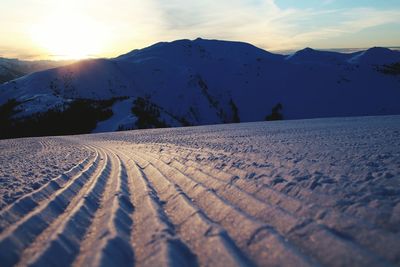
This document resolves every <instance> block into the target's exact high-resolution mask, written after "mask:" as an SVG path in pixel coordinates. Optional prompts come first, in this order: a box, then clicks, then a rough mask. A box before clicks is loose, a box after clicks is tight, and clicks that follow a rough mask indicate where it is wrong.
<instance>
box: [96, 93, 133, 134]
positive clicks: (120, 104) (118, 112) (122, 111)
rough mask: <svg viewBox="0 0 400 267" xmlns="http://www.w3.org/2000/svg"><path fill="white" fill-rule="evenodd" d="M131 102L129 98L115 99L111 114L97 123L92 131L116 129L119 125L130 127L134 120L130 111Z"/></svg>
mask: <svg viewBox="0 0 400 267" xmlns="http://www.w3.org/2000/svg"><path fill="white" fill-rule="evenodd" d="M132 103H133V100H132V99H131V98H128V99H125V100H122V101H117V102H116V103H115V104H114V105H113V107H112V111H113V116H112V117H111V118H109V119H108V120H105V121H101V122H99V123H97V126H96V129H94V130H93V133H101V132H109V131H117V130H118V128H119V127H120V126H121V127H123V129H132V128H133V127H134V124H135V122H136V117H135V116H134V115H132V112H131V108H132Z"/></svg>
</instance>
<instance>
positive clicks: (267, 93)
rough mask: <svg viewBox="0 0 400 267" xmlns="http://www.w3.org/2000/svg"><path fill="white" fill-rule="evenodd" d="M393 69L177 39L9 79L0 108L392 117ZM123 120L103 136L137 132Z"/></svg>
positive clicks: (364, 61)
mask: <svg viewBox="0 0 400 267" xmlns="http://www.w3.org/2000/svg"><path fill="white" fill-rule="evenodd" d="M397 62H400V52H398V51H393V50H390V49H384V48H371V49H368V50H366V51H361V52H355V53H350V54H344V53H338V52H327V51H318V50H314V49H311V48H306V49H303V50H300V51H298V52H296V53H294V54H293V55H290V56H287V55H280V54H274V53H270V52H268V51H265V50H263V49H261V48H258V47H256V46H253V45H251V44H247V43H243V42H231V41H220V40H206V39H201V38H198V39H196V40H193V41H191V40H187V39H182V40H177V41H173V42H160V43H156V44H154V45H152V46H149V47H147V48H144V49H140V50H138V49H135V50H132V51H130V52H128V53H126V54H123V55H120V56H118V57H116V58H111V59H90V60H83V61H80V62H77V63H74V64H70V65H67V66H63V67H59V68H54V69H51V70H45V71H41V72H36V73H33V74H30V75H28V76H24V77H22V78H19V79H17V80H13V81H10V82H8V83H6V84H3V85H2V86H0V105H2V104H4V103H6V102H7V101H8V100H9V99H16V100H17V101H19V102H20V103H21V104H18V109H19V110H21V111H20V112H18V113H16V114H14V115H13V117H14V118H18V117H19V118H22V117H27V116H32V115H34V114H37V113H43V112H46V111H47V110H50V109H57V108H60V107H63V106H65V105H68V103H69V102H71V101H73V100H74V99H92V100H94V101H97V100H107V99H112V98H121V97H122V98H123V99H130V100H129V101H132V108H133V105H134V102H135V101H136V100H138V99H139V100H140V99H143V101H142V100H140V101H142V102H140V101H139V102H140V103H141V105H142V107H143V108H149V109H150V110H152V111H153V113H154V114H153V115H154V116H155V115H157V116H158V117H159V120H160V121H163V122H165V125H168V126H184V125H203V124H215V123H227V122H234V121H243V122H247V121H259V120H263V119H265V117H266V116H267V115H269V114H270V113H271V110H272V109H273V107H274V106H276V105H277V104H278V103H279V104H281V105H282V106H283V109H282V112H283V117H284V119H300V118H315V117H332V116H360V115H388V114H400V107H399V105H398V104H397V103H398V102H399V101H400V80H399V76H398V75H396V74H394V75H389V74H387V73H385V71H384V70H385V68H386V66H387V65H390V64H395V63H397ZM124 101H128V100H124ZM139 102H138V103H139ZM109 108H110V109H112V108H113V107H112V106H110V107H109ZM114 113H115V112H114ZM117 113H118V112H117ZM118 114H119V116H121V114H120V113H118ZM132 116H133V117H135V114H133V113H131V114H127V116H126V119H123V120H122V121H130V122H131V123H130V124H129V125H124V124H122V125H114V126H112V127H111V126H110V128H109V129H108V130H110V131H112V130H116V129H130V128H137V124H135V123H132V121H134V119H133V118H132ZM234 118H236V119H234ZM103 125H104V124H103ZM163 125H164V124H163ZM120 126H121V127H120ZM150 126H151V125H150ZM94 130H95V129H94Z"/></svg>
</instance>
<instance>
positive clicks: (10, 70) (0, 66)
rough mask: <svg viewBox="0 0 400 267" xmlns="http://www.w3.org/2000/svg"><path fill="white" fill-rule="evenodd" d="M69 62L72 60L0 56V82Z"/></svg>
mask: <svg viewBox="0 0 400 267" xmlns="http://www.w3.org/2000/svg"><path fill="white" fill-rule="evenodd" d="M70 63H73V61H51V60H38V61H26V60H18V59H13V58H2V57H0V84H2V83H5V82H8V81H11V80H14V79H17V78H19V77H22V76H24V75H27V74H30V73H33V72H36V71H42V70H46V69H51V68H56V67H60V66H63V65H67V64H70Z"/></svg>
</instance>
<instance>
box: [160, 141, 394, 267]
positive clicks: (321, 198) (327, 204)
mask: <svg viewBox="0 0 400 267" xmlns="http://www.w3.org/2000/svg"><path fill="white" fill-rule="evenodd" d="M163 146H164V144H163ZM165 146H166V145H165ZM167 147H169V149H170V150H177V147H176V146H175V145H168V146H167ZM180 150H186V151H189V152H186V153H187V157H188V156H189V155H191V154H192V153H195V154H196V156H197V155H202V157H204V158H208V157H210V155H213V154H215V153H216V152H215V151H212V150H210V149H201V150H198V149H193V148H189V147H180ZM217 153H218V155H219V156H220V155H221V154H223V155H224V156H226V157H232V155H231V154H229V153H226V152H224V151H218V152H217ZM170 154H172V155H176V156H177V157H178V158H179V157H181V158H182V156H181V155H178V154H177V153H175V152H172V153H170ZM241 156H242V157H240V158H239V159H238V161H240V162H246V165H248V166H251V165H252V164H253V163H254V162H257V160H259V159H257V157H254V156H251V155H247V156H246V157H244V155H243V154H241ZM192 158H193V157H192ZM184 160H185V166H187V165H188V164H199V163H197V162H196V161H194V160H193V159H187V158H184ZM284 163H285V162H284ZM287 164H288V162H286V165H287ZM292 167H293V166H292V164H289V165H287V166H285V167H283V166H281V168H287V169H290V168H292ZM201 169H202V170H204V169H208V170H210V171H211V172H214V171H215V170H216V166H204V165H203V166H201ZM229 169H230V172H231V171H233V172H232V173H233V174H234V175H233V176H238V177H242V178H245V177H247V176H248V174H249V173H248V172H246V171H243V170H242V169H240V168H237V167H234V166H230V167H229ZM218 170H219V171H221V172H226V171H223V170H221V169H220V168H218ZM265 171H267V170H263V175H266V176H270V175H271V170H269V172H270V173H269V174H268V172H267V173H265ZM243 180H245V179H243ZM263 188H264V187H263ZM271 190H274V191H275V192H278V193H280V194H283V193H281V192H280V191H278V190H276V189H272V188H271ZM260 193H262V192H260ZM266 195H267V196H268V195H269V193H266ZM284 195H285V196H286V197H291V198H292V199H296V200H298V201H300V203H306V204H307V205H308V206H310V205H313V206H314V205H315V204H316V203H318V205H319V206H321V207H324V208H325V209H329V208H331V207H332V205H334V204H336V201H337V199H336V198H332V197H331V196H329V195H323V194H320V193H317V192H314V191H312V190H309V189H308V188H305V187H296V188H294V189H293V190H290V192H288V194H287V195H286V194H284ZM283 203H285V202H283ZM305 206H306V205H302V207H305ZM319 211H320V210H319ZM337 214H340V216H341V217H342V218H345V220H346V221H348V220H356V221H357V224H358V223H361V224H363V225H366V226H367V228H369V229H367V230H366V231H365V233H368V232H369V231H370V229H371V228H379V229H380V230H379V231H380V232H382V233H385V232H386V234H385V235H386V237H387V238H388V239H389V240H390V241H389V242H394V240H392V237H393V236H394V235H393V232H391V231H390V230H388V229H386V228H384V227H383V228H382V226H379V225H378V224H376V223H375V222H374V221H370V220H369V218H366V217H365V216H362V215H361V216H360V215H350V214H346V213H341V212H339V213H337ZM318 215H320V213H319V214H318ZM334 216H337V215H334ZM346 228H349V227H346ZM357 228H358V227H357ZM354 232H355V233H358V234H360V232H359V231H357V230H355V231H354ZM380 239H381V238H379V240H380ZM368 240H375V238H373V237H372V238H367V239H365V241H366V242H368ZM380 242H382V243H381V244H385V243H386V240H382V241H380ZM381 244H378V243H377V242H374V241H372V242H369V244H368V246H371V247H380V249H381V254H382V255H386V256H385V257H388V258H390V259H392V260H395V258H396V256H395V254H397V255H398V253H399V252H398V251H393V250H390V251H388V250H385V249H383V250H382V246H380V245H381ZM383 247H385V246H383ZM395 261H396V260H395ZM397 261H399V262H400V259H397Z"/></svg>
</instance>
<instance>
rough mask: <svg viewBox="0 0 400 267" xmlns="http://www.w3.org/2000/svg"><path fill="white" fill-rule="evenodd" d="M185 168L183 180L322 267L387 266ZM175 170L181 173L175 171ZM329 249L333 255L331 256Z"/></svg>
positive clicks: (317, 226)
mask: <svg viewBox="0 0 400 267" xmlns="http://www.w3.org/2000/svg"><path fill="white" fill-rule="evenodd" d="M153 159H155V160H156V162H162V163H164V162H163V161H161V160H159V159H157V157H153ZM164 164H165V163H164ZM165 166H168V167H170V166H169V165H168V164H165ZM170 168H171V167H170ZM185 169H186V172H185V173H186V175H189V176H187V177H193V178H195V180H193V181H194V182H196V183H200V184H202V185H203V186H205V188H208V189H211V190H213V191H214V192H216V195H219V196H220V197H222V198H223V199H225V200H226V201H228V202H229V203H231V204H232V205H234V206H235V207H237V208H239V209H240V210H241V211H243V212H245V214H247V215H249V216H251V217H252V218H255V219H257V220H260V221H262V222H264V223H267V224H268V225H269V226H272V227H273V228H274V229H276V230H277V232H278V233H280V234H281V235H282V236H284V237H285V238H288V239H289V240H290V241H291V242H292V243H293V244H294V245H295V246H297V247H299V249H300V251H307V254H308V255H311V256H313V257H314V258H315V259H317V260H318V261H319V262H321V263H323V264H327V263H328V262H333V261H336V263H337V264H339V265H340V264H350V265H352V266H366V265H371V264H372V265H378V264H381V265H382V264H386V265H387V266H390V263H389V262H387V261H386V262H385V260H384V259H383V258H382V257H380V256H379V255H373V253H371V252H370V251H368V250H366V249H365V248H362V247H360V246H359V244H357V243H355V242H353V240H349V239H347V238H344V237H342V236H340V235H338V234H337V233H336V232H335V231H332V230H331V229H329V228H328V227H327V226H324V225H320V224H317V223H315V222H313V221H310V220H304V219H301V218H299V217H296V216H293V215H292V214H291V213H287V212H285V211H284V210H282V209H280V208H277V207H276V206H273V205H270V204H266V203H264V202H261V201H259V200H257V199H256V198H254V197H253V196H252V195H250V194H248V193H246V192H244V191H242V190H240V189H238V188H237V187H236V186H235V185H231V186H226V184H225V183H222V182H221V181H219V180H217V179H215V178H213V177H212V176H209V175H207V174H205V173H203V172H201V171H200V170H197V169H195V168H192V167H189V168H186V167H185ZM175 170H178V171H181V170H179V169H176V168H175ZM188 170H189V171H188ZM185 173H184V174H185ZM171 176H172V174H171ZM193 178H192V179H193ZM220 189H222V190H220ZM305 237H306V239H305ZM321 239H323V240H329V246H325V247H323V246H322V244H321V243H320V242H318V241H316V240H321ZM332 249H333V250H334V251H335V253H332Z"/></svg>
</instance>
